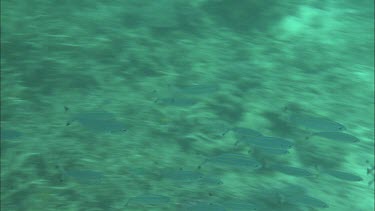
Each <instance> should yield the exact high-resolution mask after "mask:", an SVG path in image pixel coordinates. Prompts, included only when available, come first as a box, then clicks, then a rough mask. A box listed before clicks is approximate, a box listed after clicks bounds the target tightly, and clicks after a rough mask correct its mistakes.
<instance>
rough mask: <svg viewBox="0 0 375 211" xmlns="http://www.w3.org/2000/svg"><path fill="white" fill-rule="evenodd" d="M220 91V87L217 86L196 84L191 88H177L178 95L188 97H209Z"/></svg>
mask: <svg viewBox="0 0 375 211" xmlns="http://www.w3.org/2000/svg"><path fill="white" fill-rule="evenodd" d="M218 90H219V86H218V85H216V84H201V85H200V84H196V85H190V86H184V87H179V88H177V91H176V93H177V94H186V95H207V94H213V93H215V92H217V91H218Z"/></svg>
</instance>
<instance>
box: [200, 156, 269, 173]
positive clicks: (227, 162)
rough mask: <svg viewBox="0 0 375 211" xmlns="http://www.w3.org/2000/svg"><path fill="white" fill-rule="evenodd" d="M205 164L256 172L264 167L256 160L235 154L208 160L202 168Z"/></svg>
mask: <svg viewBox="0 0 375 211" xmlns="http://www.w3.org/2000/svg"><path fill="white" fill-rule="evenodd" d="M205 163H213V164H217V165H221V166H230V167H235V168H241V169H244V170H256V169H259V168H261V167H262V165H261V164H260V163H259V162H258V161H257V160H255V159H254V158H251V157H249V156H246V155H242V154H234V153H224V154H221V155H218V156H214V157H211V158H208V159H207V160H205V161H204V162H203V163H202V164H201V165H200V166H202V165H203V164H205Z"/></svg>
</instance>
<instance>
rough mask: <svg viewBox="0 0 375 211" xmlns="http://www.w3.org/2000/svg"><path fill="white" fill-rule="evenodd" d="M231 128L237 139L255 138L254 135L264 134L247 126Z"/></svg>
mask: <svg viewBox="0 0 375 211" xmlns="http://www.w3.org/2000/svg"><path fill="white" fill-rule="evenodd" d="M231 130H232V131H233V132H234V134H235V137H236V139H243V138H254V137H260V136H263V135H262V134H261V133H260V132H258V131H256V130H253V129H250V128H245V127H234V128H232V129H231Z"/></svg>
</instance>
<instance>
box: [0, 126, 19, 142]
mask: <svg viewBox="0 0 375 211" xmlns="http://www.w3.org/2000/svg"><path fill="white" fill-rule="evenodd" d="M20 136H22V133H21V132H19V131H16V130H8V129H2V128H0V140H13V139H17V138H19V137H20Z"/></svg>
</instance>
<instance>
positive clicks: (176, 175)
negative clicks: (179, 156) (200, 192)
mask: <svg viewBox="0 0 375 211" xmlns="http://www.w3.org/2000/svg"><path fill="white" fill-rule="evenodd" d="M161 176H162V177H163V178H165V179H168V180H173V181H177V182H192V181H197V180H199V179H202V178H203V174H202V173H200V172H198V171H184V170H166V171H163V172H162V174H161Z"/></svg>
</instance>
